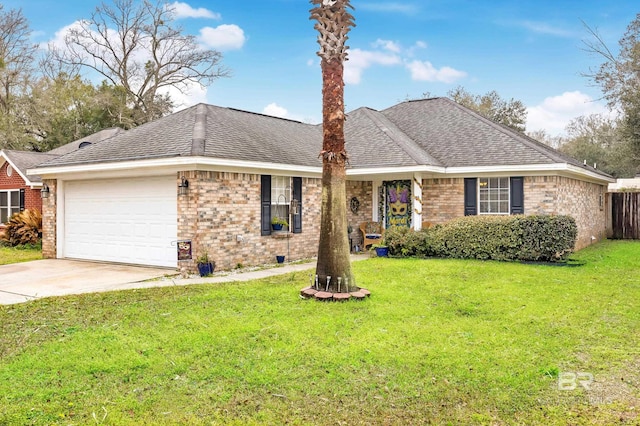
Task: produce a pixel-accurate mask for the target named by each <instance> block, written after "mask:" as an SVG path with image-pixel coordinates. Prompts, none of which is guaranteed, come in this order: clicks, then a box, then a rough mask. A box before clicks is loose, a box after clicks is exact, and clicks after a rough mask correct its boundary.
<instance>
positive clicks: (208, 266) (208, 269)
mask: <svg viewBox="0 0 640 426" xmlns="http://www.w3.org/2000/svg"><path fill="white" fill-rule="evenodd" d="M196 263H197V264H198V272H199V273H200V276H201V277H206V276H207V275H211V274H213V271H214V270H215V269H216V262H214V261H213V260H210V259H209V254H208V253H206V252H205V253H203V254H201V255H200V256H198V258H197V259H196Z"/></svg>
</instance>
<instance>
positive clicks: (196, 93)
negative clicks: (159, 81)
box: [161, 82, 207, 111]
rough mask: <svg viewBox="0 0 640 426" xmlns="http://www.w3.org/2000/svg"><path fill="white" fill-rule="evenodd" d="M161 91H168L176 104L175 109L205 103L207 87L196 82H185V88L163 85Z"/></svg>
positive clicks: (178, 109)
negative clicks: (179, 88)
mask: <svg viewBox="0 0 640 426" xmlns="http://www.w3.org/2000/svg"><path fill="white" fill-rule="evenodd" d="M161 93H163V94H164V93H168V94H169V96H171V100H172V101H173V102H174V105H175V106H176V108H175V111H180V110H182V109H185V108H188V107H190V106H193V105H195V104H199V103H207V88H206V87H204V86H202V85H201V84H198V83H194V82H191V83H187V88H186V90H182V91H180V90H178V89H177V88H175V87H173V86H168V87H165V88H164V89H163V90H161Z"/></svg>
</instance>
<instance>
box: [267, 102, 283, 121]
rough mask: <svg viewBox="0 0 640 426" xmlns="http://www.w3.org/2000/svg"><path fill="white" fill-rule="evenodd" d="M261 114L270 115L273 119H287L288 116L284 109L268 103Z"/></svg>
mask: <svg viewBox="0 0 640 426" xmlns="http://www.w3.org/2000/svg"><path fill="white" fill-rule="evenodd" d="M262 113H263V114H266V115H272V116H274V117H280V118H287V117H288V116H289V111H287V109H286V108H283V107H281V106H280V105H278V104H276V103H275V102H273V103H270V104H269V105H267V106H266V107H264V109H263V110H262Z"/></svg>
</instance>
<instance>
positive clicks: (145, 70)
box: [51, 0, 228, 124]
mask: <svg viewBox="0 0 640 426" xmlns="http://www.w3.org/2000/svg"><path fill="white" fill-rule="evenodd" d="M174 20H175V10H174V8H172V7H171V6H170V5H169V4H168V3H166V2H165V1H156V2H153V1H151V0H144V1H142V2H139V1H135V0H114V2H113V5H109V4H106V3H102V4H101V5H100V6H98V7H97V8H96V10H95V12H94V13H93V14H92V15H91V17H90V18H89V19H87V20H82V21H80V22H79V23H78V24H77V25H76V26H74V27H72V28H71V29H70V30H69V33H68V34H67V36H66V38H65V43H66V48H64V49H56V48H54V47H51V49H52V52H53V57H54V58H55V59H56V60H57V61H59V62H60V63H61V64H64V65H66V66H69V67H72V68H75V69H81V68H89V69H91V70H93V71H95V72H97V73H99V74H101V75H102V76H104V77H105V78H106V79H107V81H108V82H109V83H110V84H112V85H114V86H117V87H118V86H121V87H123V88H124V90H125V92H126V93H127V95H128V97H129V98H130V100H129V102H131V104H132V107H133V109H134V110H136V111H138V113H139V117H137V118H136V121H137V123H135V124H142V123H144V122H147V121H150V120H153V119H155V118H158V117H161V116H162V115H165V114H167V113H169V112H171V109H172V107H173V105H172V102H171V99H170V98H169V97H168V96H167V95H166V93H163V90H162V89H166V88H169V87H173V88H175V89H177V90H179V91H180V92H182V93H184V92H185V91H186V90H187V89H188V88H189V86H190V85H193V84H200V85H208V84H210V83H211V82H213V81H214V80H216V79H218V78H220V77H225V76H227V75H228V71H227V70H226V69H225V68H224V67H222V66H221V64H220V62H221V60H222V54H221V53H220V52H218V51H216V50H212V49H204V48H202V47H200V46H199V45H198V43H197V42H196V39H195V36H192V35H185V34H183V32H182V28H181V27H180V26H176V25H174Z"/></svg>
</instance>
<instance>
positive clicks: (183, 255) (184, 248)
mask: <svg viewBox="0 0 640 426" xmlns="http://www.w3.org/2000/svg"><path fill="white" fill-rule="evenodd" d="M178 260H191V240H184V241H178Z"/></svg>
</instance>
